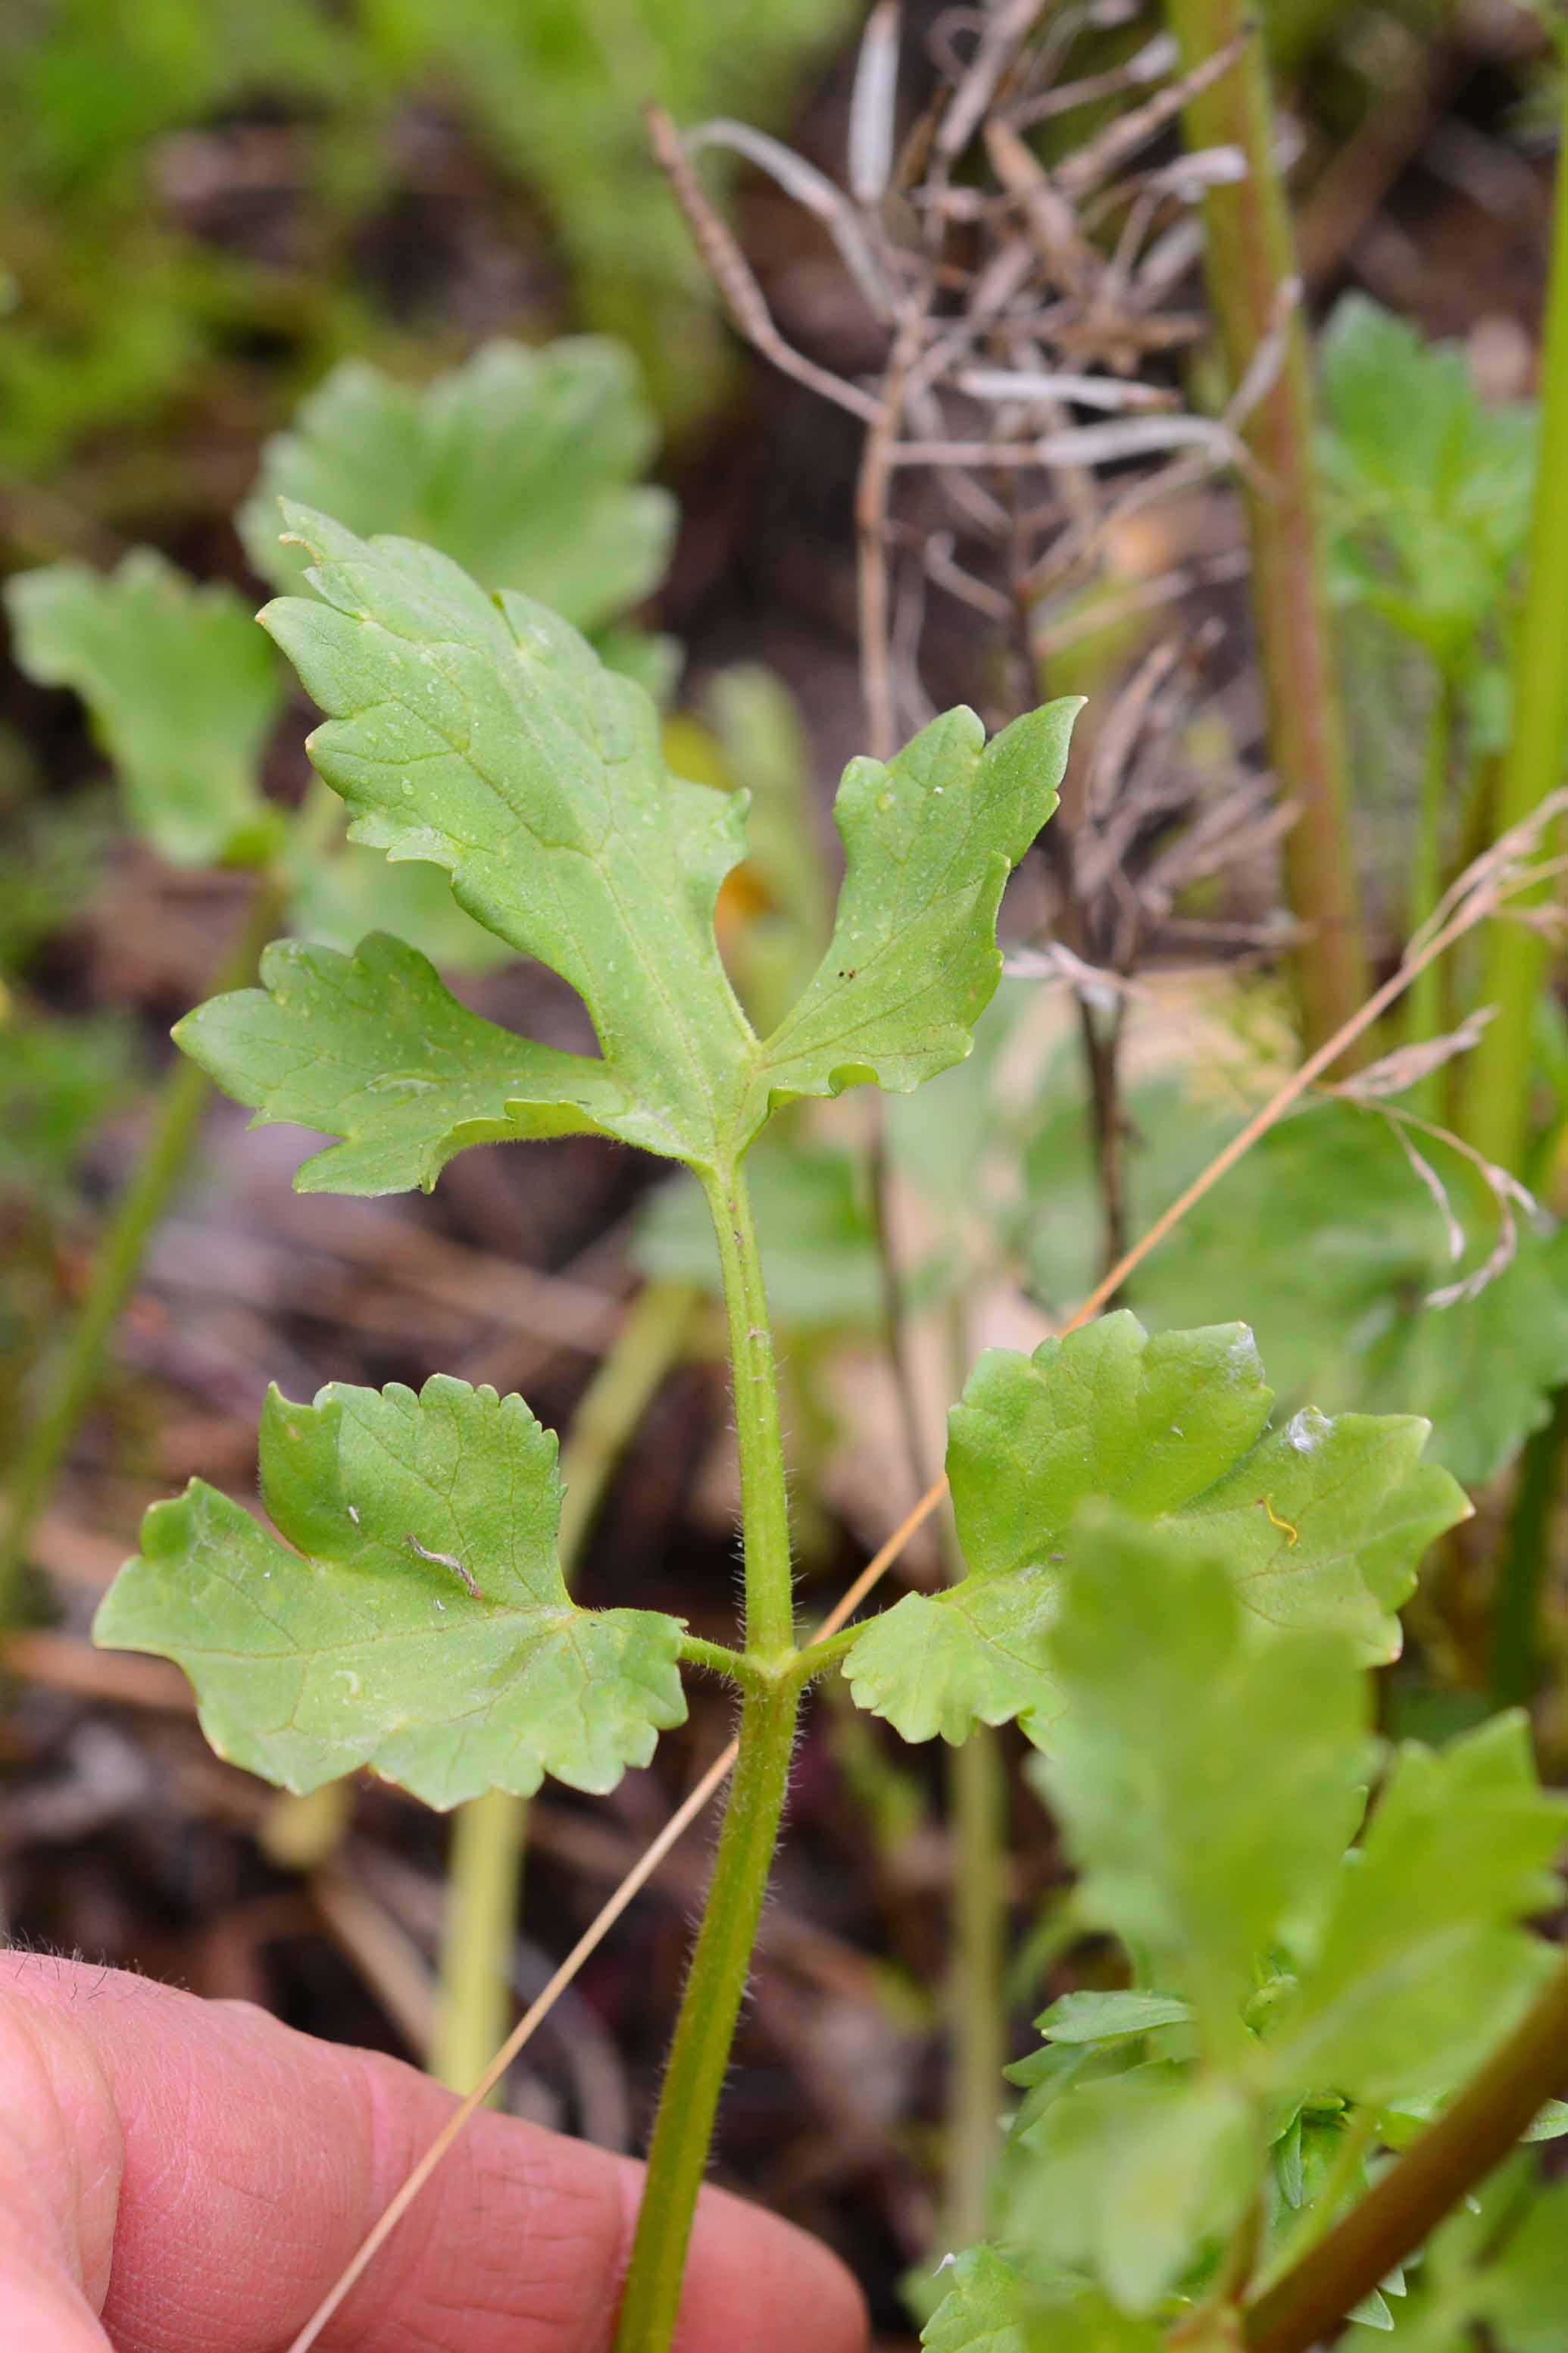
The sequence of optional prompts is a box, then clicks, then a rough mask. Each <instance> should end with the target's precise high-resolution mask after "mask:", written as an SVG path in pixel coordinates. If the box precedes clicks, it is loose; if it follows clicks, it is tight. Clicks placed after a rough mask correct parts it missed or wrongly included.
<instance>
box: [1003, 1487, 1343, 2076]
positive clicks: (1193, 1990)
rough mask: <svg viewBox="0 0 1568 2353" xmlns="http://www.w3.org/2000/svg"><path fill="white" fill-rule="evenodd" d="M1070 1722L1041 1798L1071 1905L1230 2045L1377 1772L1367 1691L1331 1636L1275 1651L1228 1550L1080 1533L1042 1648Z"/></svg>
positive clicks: (1216, 2041) (1125, 1528)
mask: <svg viewBox="0 0 1568 2353" xmlns="http://www.w3.org/2000/svg"><path fill="white" fill-rule="evenodd" d="M1050 1660H1051V1665H1052V1668H1053V1670H1054V1672H1055V1674H1056V1677H1057V1680H1058V1685H1059V1688H1060V1690H1061V1694H1062V1698H1063V1702H1064V1713H1063V1716H1062V1719H1061V1722H1060V1724H1059V1725H1058V1730H1057V1736H1056V1741H1055V1745H1054V1748H1053V1753H1052V1754H1051V1755H1050V1756H1049V1757H1047V1759H1046V1760H1045V1761H1044V1763H1043V1764H1042V1766H1041V1768H1040V1777H1039V1778H1040V1781H1041V1784H1042V1786H1043V1788H1044V1789H1045V1792H1046V1794H1047V1798H1048V1799H1049V1802H1050V1804H1051V1807H1052V1809H1053V1810H1054V1811H1055V1813H1056V1814H1057V1815H1058V1818H1059V1820H1060V1821H1061V1823H1062V1826H1063V1829H1064V1831H1065V1833H1066V1837H1067V1841H1068V1847H1069V1850H1070V1852H1071V1853H1072V1856H1073V1859H1074V1861H1075V1862H1076V1863H1077V1865H1078V1868H1079V1873H1080V1874H1081V1879H1080V1884H1079V1889H1078V1892H1077V1895H1076V1897H1075V1902H1076V1903H1077V1904H1078V1905H1079V1908H1080V1910H1081V1912H1082V1914H1083V1916H1084V1917H1085V1918H1086V1919H1089V1920H1092V1921H1095V1922H1097V1923H1098V1924H1100V1926H1104V1927H1108V1928H1111V1929H1113V1930H1114V1931H1115V1933H1116V1934H1117V1935H1118V1936H1120V1937H1121V1940H1122V1942H1123V1943H1124V1944H1126V1945H1128V1946H1129V1947H1131V1949H1132V1950H1133V1951H1134V1952H1136V1953H1137V1954H1138V1955H1139V1956H1140V1957H1141V1961H1142V1964H1143V1966H1144V1967H1145V1968H1146V1969H1147V1972H1148V1974H1149V1976H1150V1978H1151V1979H1152V1982H1153V1983H1154V1984H1156V1985H1158V1986H1159V1987H1160V1988H1161V1989H1164V1990H1168V1991H1170V1992H1172V1993H1176V1994H1180V1995H1182V1996H1184V1997H1185V1998H1186V1999H1188V2000H1191V2001H1192V2002H1193V2004H1194V2008H1195V2010H1196V2013H1197V2019H1198V2023H1199V2028H1200V2031H1201V2033H1202V2035H1203V2037H1204V2040H1205V2046H1206V2047H1207V2048H1208V2049H1210V2050H1211V2051H1212V2052H1220V2053H1225V2052H1229V2053H1230V2054H1231V2055H1232V2056H1234V2055H1235V2053H1236V2052H1237V2049H1238V2048H1240V2047H1242V2042H1243V2038H1242V2029H1241V2013H1242V2009H1243V2005H1244V2002H1245V2000H1246V1998H1247V1994H1248V1993H1249V1991H1250V1990H1251V1988H1252V1986H1253V1984H1254V1981H1255V1972H1256V1969H1257V1967H1258V1957H1259V1956H1260V1955H1261V1954H1262V1953H1264V1952H1265V1951H1266V1950H1267V1949H1268V1947H1270V1946H1271V1945H1272V1944H1274V1943H1275V1942H1276V1941H1277V1940H1279V1939H1280V1938H1282V1937H1286V1936H1288V1935H1289V1932H1290V1931H1291V1930H1292V1929H1293V1928H1295V1927H1296V1926H1297V1924H1298V1923H1300V1921H1301V1919H1302V1918H1303V1917H1304V1916H1305V1917H1307V1918H1310V1917H1312V1916H1315V1915H1318V1914H1321V1911H1322V1910H1323V1909H1324V1908H1325V1907H1326V1905H1327V1904H1328V1903H1329V1901H1330V1900H1331V1895H1332V1893H1333V1889H1334V1887H1335V1885H1336V1883H1337V1880H1338V1876H1339V1873H1340V1870H1341V1863H1342V1856H1343V1853H1344V1850H1345V1845H1346V1842H1347V1840H1348V1839H1349V1837H1350V1835H1351V1833H1352V1831H1353V1829H1354V1827H1355V1823H1356V1820H1357V1817H1358V1815H1359V1813H1360V1810H1361V1806H1362V1797H1361V1791H1362V1788H1363V1784H1364V1780H1365V1778H1366V1774H1367V1771H1368V1769H1369V1766H1370V1763H1371V1750H1370V1746H1369V1728H1370V1727H1369V1721H1368V1716H1369V1703H1370V1697H1371V1694H1370V1691H1369V1688H1368V1684H1367V1679H1366V1677H1365V1675H1364V1674H1363V1672H1360V1670H1359V1669H1358V1666H1357V1662H1356V1658H1355V1653H1354V1651H1353V1650H1352V1645H1351V1643H1350V1642H1349V1641H1347V1639H1346V1638H1345V1635H1344V1634H1343V1632H1342V1631H1340V1630H1330V1629H1319V1628H1311V1629H1302V1630H1299V1631H1297V1632H1296V1633H1295V1634H1294V1635H1293V1637H1292V1639H1291V1640H1290V1641H1289V1642H1282V1641H1278V1640H1271V1639H1270V1638H1269V1636H1268V1631H1267V1630H1266V1629H1265V1628H1264V1627H1263V1626H1262V1625H1261V1624H1260V1623H1259V1622H1258V1620H1257V1619H1256V1618H1254V1617H1253V1616H1252V1615H1251V1614H1250V1613H1249V1612H1248V1611H1247V1609H1245V1608H1244V1606H1243V1600H1242V1597H1241V1596H1240V1594H1239V1593H1238V1591H1237V1586H1236V1583H1235V1575H1234V1567H1233V1566H1232V1564H1231V1562H1230V1561H1229V1560H1228V1559H1227V1558H1226V1553H1225V1550H1224V1548H1223V1539H1222V1540H1221V1542H1220V1543H1218V1544H1216V1545H1215V1546H1214V1547H1213V1548H1212V1549H1211V1551H1210V1552H1208V1553H1207V1554H1195V1555H1194V1554H1193V1553H1191V1552H1190V1551H1189V1550H1188V1549H1187V1548H1186V1547H1184V1546H1182V1545H1181V1544H1180V1543H1179V1542H1175V1541H1173V1537H1172V1535H1171V1533H1170V1532H1169V1531H1168V1530H1167V1529H1166V1528H1164V1527H1163V1526H1156V1527H1141V1526H1139V1525H1137V1524H1136V1523H1134V1522H1131V1521H1126V1520H1115V1521H1108V1522H1106V1523H1104V1524H1103V1525H1100V1526H1097V1527H1092V1528H1089V1529H1087V1530H1086V1531H1084V1533H1083V1534H1082V1535H1080V1537H1079V1542H1078V1544H1077V1546H1075V1548H1074V1559H1073V1563H1072V1566H1071V1567H1070V1568H1069V1570H1068V1576H1067V1581H1066V1585H1065V1588H1064V1590H1063V1596H1062V1605H1061V1617H1060V1620H1059V1622H1058V1625H1057V1627H1056V1630H1055V1631H1054V1634H1053V1635H1052V1638H1051V1641H1050Z"/></svg>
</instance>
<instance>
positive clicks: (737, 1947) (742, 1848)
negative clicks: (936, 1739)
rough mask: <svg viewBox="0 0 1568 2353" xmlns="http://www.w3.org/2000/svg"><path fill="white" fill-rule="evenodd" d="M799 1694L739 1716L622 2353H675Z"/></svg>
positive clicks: (759, 1699)
mask: <svg viewBox="0 0 1568 2353" xmlns="http://www.w3.org/2000/svg"><path fill="white" fill-rule="evenodd" d="M799 1709H800V1697H799V1694H798V1693H796V1692H794V1691H790V1690H786V1689H784V1688H783V1687H782V1686H781V1687H778V1688H776V1689H774V1690H773V1691H771V1692H768V1693H766V1694H749V1695H748V1696H747V1698H746V1701H745V1703H744V1705H743V1706H742V1711H741V1734H740V1737H741V1754H740V1760H739V1762H738V1763H737V1765H736V1767H735V1777H734V1779H733V1781H732V1782H731V1786H730V1800H729V1805H728V1807H727V1808H726V1810H725V1814H724V1828H723V1831H721V1835H720V1839H719V1852H718V1854H717V1856H716V1857H715V1860H714V1864H713V1876H712V1879H711V1880H710V1883H709V1888H708V1897H707V1902H706V1904H705V1905H704V1907H703V1914H702V1926H701V1929H700V1932H699V1935H698V1938H697V1947H696V1950H695V1951H694V1953H693V1954H692V1957H691V1973H690V1975H689V1978H687V1981H686V1991H685V1994H684V1996H683V1997H682V2000H681V2004H680V2016H679V2021H677V2024H676V2029H675V2040H674V2042H673V2043H672V2044H671V2046H670V2052H669V2064H668V2068H667V2069H666V2071H665V2078H664V2088H663V2090H662V2092H661V2093H660V2094H659V2103H658V2121H657V2123H656V2124H655V2126H654V2134H653V2141H652V2144H651V2146H650V2147H649V2149H648V2158H647V2184H646V2187H645V2188H644V2190H643V2200H642V2210H641V2211H640V2212H639V2214H638V2216H637V2238H636V2241H635V2242H634V2245H633V2248H632V2261H631V2269H630V2271H629V2272H628V2273H627V2274H626V2295H625V2298H624V2300H623V2302H622V2305H621V2316H620V2324H619V2327H618V2328H617V2330H616V2353H668V2348H669V2345H670V2343H671V2340H672V2339H673V2337H674V2335H675V2323H676V2316H677V2314H678V2313H679V2308H680V2283H681V2279H682V2277H683V2275H684V2273H685V2269H686V2251H687V2248H688V2245H689V2242H690V2238H691V2224H692V2219H693V2217H694V2215H695V2213H696V2211H697V2198H698V2193H699V2191H700V2189H701V2187H702V2179H703V2176H704V2174H705V2173H706V2172H707V2170H708V2150H709V2146H710V2142H711V2140H712V2137H713V2122H714V2118H715V2116H717V2115H718V2111H719V2094H720V2093H721V2090H722V2089H723V2084H724V2076H725V2073H726V2071H727V2070H728V2068H729V2064H730V2045H731V2042H732V2041H733V2039H734V2033H735V2021H736V2020H737V2019H738V2018H739V2016H740V2012H741V2001H742V1996H743V1995H744V1992H745V1989H746V1979H747V1977H748V1975H749V1974H750V1971H751V1966H752V1947H753V1945H754V1944H755V1943H756V1937H757V1924H758V1922H759V1920H760V1919H761V1917H762V1910H763V1896H764V1894H766V1892H767V1884H768V1873H769V1872H770V1870H771V1869H772V1867H773V1849H774V1847H775V1846H776V1844H777V1842H778V1835H779V1824H780V1821H781V1820H782V1818H783V1814H784V1798H785V1794H786V1792H787V1790H788V1787H789V1764H790V1755H791V1752H792V1749H793V1747H794V1745H795V1719H796V1716H797V1715H798V1714H799Z"/></svg>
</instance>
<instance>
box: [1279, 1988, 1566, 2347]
mask: <svg viewBox="0 0 1568 2353" xmlns="http://www.w3.org/2000/svg"><path fill="white" fill-rule="evenodd" d="M1565 2087H1568V1960H1565V1961H1563V1963H1561V1964H1560V1966H1559V1967H1558V1968H1557V1969H1556V1971H1555V1973H1554V1974H1553V1975H1552V1978H1549V1979H1548V1981H1547V1984H1546V1986H1545V1988H1544V1989H1543V1990H1542V1992H1541V1993H1540V1994H1539V1995H1538V1996H1537V1997H1536V2000H1535V2001H1534V2002H1533V2004H1532V2005H1531V2008H1530V2010H1528V2011H1527V2012H1526V2013H1525V2016H1524V2018H1523V2020H1522V2021H1521V2023H1520V2025H1518V2026H1517V2027H1516V2028H1515V2029H1514V2031H1513V2032H1512V2033H1511V2034H1510V2036H1509V2038H1508V2040H1507V2042H1504V2044H1503V2045H1502V2047H1501V2049H1500V2051H1498V2052H1494V2054H1493V2056H1492V2057H1491V2058H1490V2059H1489V2060H1488V2061H1487V2063H1486V2064H1485V2065H1484V2066H1483V2067H1481V2068H1480V2069H1479V2072H1478V2073H1477V2074H1476V2075H1475V2076H1474V2077H1473V2078H1472V2080H1471V2081H1470V2083H1469V2084H1468V2085H1467V2086H1466V2088H1465V2090H1464V2091H1462V2092H1461V2093H1460V2094H1459V2095H1458V2098H1457V2099H1456V2100H1453V2101H1451V2102H1450V2103H1449V2105H1448V2106H1447V2108H1446V2109H1445V2110H1444V2112H1443V2114H1442V2116H1439V2117H1438V2119H1437V2121H1436V2124H1433V2125H1428V2126H1427V2127H1426V2131H1425V2132H1424V2133H1423V2134H1422V2135H1421V2137H1420V2138H1419V2139H1418V2140H1415V2141H1414V2142H1413V2143H1412V2144H1411V2146H1410V2147H1409V2148H1407V2149H1406V2150H1405V2154H1404V2155H1403V2156H1402V2157H1400V2158H1395V2160H1394V2164H1393V2165H1392V2166H1390V2168H1389V2169H1388V2171H1387V2172H1386V2173H1385V2174H1384V2176H1383V2179H1381V2180H1380V2181H1379V2182H1378V2184H1377V2186H1376V2188H1375V2189H1372V2190H1369V2191H1368V2193H1367V2195H1366V2196H1365V2197H1364V2198H1363V2199H1362V2200H1360V2201H1359V2202H1358V2203H1357V2204H1356V2205H1354V2206H1352V2208H1351V2210H1350V2212H1349V2213H1348V2214H1345V2215H1343V2216H1342V2217H1341V2219H1340V2221H1337V2222H1336V2223H1335V2224H1334V2226H1333V2228H1332V2230H1331V2231H1330V2232H1329V2233H1328V2235H1327V2236H1326V2237H1325V2238H1322V2239H1320V2240H1319V2242H1318V2243H1317V2244H1316V2246H1314V2247H1312V2248H1310V2250H1309V2252H1308V2253H1306V2254H1304V2255H1303V2256H1302V2258H1301V2260H1300V2263H1295V2264H1293V2265H1292V2266H1291V2268H1290V2270H1289V2271H1288V2272H1287V2273H1286V2274H1285V2276H1284V2278H1283V2279H1281V2280H1279V2281H1278V2282H1277V2283H1276V2284H1274V2285H1273V2286H1272V2287H1269V2288H1268V2289H1266V2290H1265V2292H1264V2294H1263V2295H1261V2296H1259V2297H1258V2300H1257V2302H1256V2303H1255V2304H1253V2305H1250V2306H1248V2307H1247V2310H1246V2312H1245V2314H1244V2315H1243V2341H1244V2343H1245V2345H1246V2347H1247V2353H1310V2348H1311V2347H1312V2346H1315V2345H1320V2344H1321V2343H1323V2342H1324V2341H1325V2340H1326V2339H1327V2338H1328V2337H1330V2336H1331V2334H1332V2332H1333V2330H1334V2329H1335V2327H1337V2326H1338V2325H1339V2323H1340V2322H1341V2321H1342V2320H1343V2319H1344V2318H1345V2316H1346V2315H1347V2314H1348V2313H1350V2312H1352V2311H1353V2309H1354V2307H1355V2306H1357V2305H1358V2304H1359V2303H1360V2302H1361V2300H1362V2298H1363V2296H1367V2295H1371V2294H1372V2292H1373V2288H1374V2287H1376V2286H1377V2284H1378V2283H1379V2281H1381V2280H1384V2279H1386V2278H1387V2277H1388V2274H1389V2273H1390V2272H1391V2271H1393V2270H1394V2266H1395V2265H1396V2264H1397V2263H1404V2262H1405V2260H1406V2258H1407V2257H1409V2256H1410V2255H1413V2254H1414V2253H1415V2250H1416V2249H1417V2247H1419V2246H1421V2245H1422V2244H1424V2242H1426V2239H1427V2238H1428V2237H1429V2236H1430V2234H1431V2232H1433V2231H1434V2230H1435V2229H1436V2226H1437V2224H1438V2223H1439V2222H1440V2221H1442V2220H1443V2217H1444V2216H1445V2214H1447V2213H1449V2212H1450V2211H1452V2209H1453V2208H1454V2207H1456V2206H1457V2205H1458V2203H1459V2201H1460V2200H1461V2199H1463V2198H1464V2197H1466V2196H1467V2195H1468V2192H1469V2191H1470V2190H1471V2189H1474V2188H1475V2187H1476V2185H1477V2183H1478V2182H1480V2181H1483V2180H1484V2179H1486V2176H1487V2175H1488V2174H1489V2172H1490V2171H1491V2169H1492V2168H1493V2167H1494V2166H1495V2165H1500V2163H1501V2162H1502V2159H1503V2158H1505V2157H1506V2156H1507V2155H1508V2153H1509V2151H1510V2149H1511V2148H1512V2147H1513V2146H1514V2144H1515V2143H1516V2142H1517V2141H1518V2140H1519V2139H1520V2138H1521V2136H1522V2135H1523V2134H1524V2133H1526V2132H1528V2130H1529V2129H1530V2126H1531V2123H1532V2121H1533V2120H1534V2118H1535V2117H1536V2116H1538V2115H1539V2114H1540V2112H1541V2110H1542V2107H1543V2106H1544V2105H1545V2103H1546V2102H1547V2101H1548V2100H1549V2099H1552V2097H1553V2096H1554V2095H1556V2094H1558V2093H1560V2092H1562V2091H1563V2089H1564V2088H1565Z"/></svg>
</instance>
